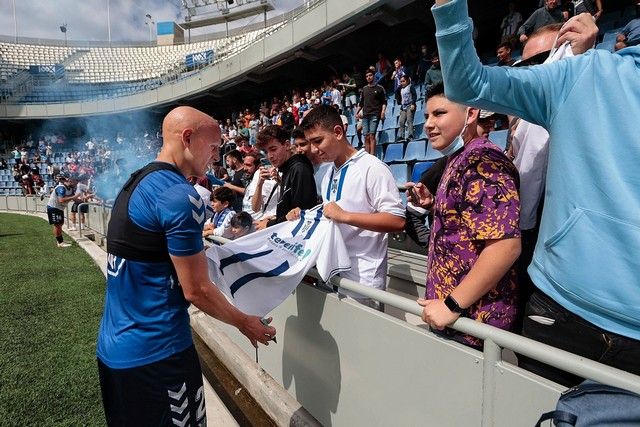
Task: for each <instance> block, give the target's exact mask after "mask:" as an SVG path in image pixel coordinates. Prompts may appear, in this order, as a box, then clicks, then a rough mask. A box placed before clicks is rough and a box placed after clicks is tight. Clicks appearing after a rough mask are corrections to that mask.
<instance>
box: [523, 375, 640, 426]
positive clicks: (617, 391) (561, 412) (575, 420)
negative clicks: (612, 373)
mask: <svg viewBox="0 0 640 427" xmlns="http://www.w3.org/2000/svg"><path fill="white" fill-rule="evenodd" d="M547 420H552V421H553V423H552V425H555V426H556V427H570V426H575V427H595V426H611V427H632V426H640V395H638V394H635V393H632V392H630V391H627V390H623V389H621V388H617V387H612V386H608V385H604V384H600V383H597V382H595V381H591V380H586V381H584V382H582V383H581V384H579V385H578V386H576V387H573V388H570V389H568V390H566V391H565V392H563V393H562V395H561V396H560V399H558V404H557V405H556V410H555V411H551V412H547V413H545V414H542V416H541V417H540V419H539V420H538V422H537V424H536V427H539V426H540V425H541V424H542V422H544V421H547Z"/></svg>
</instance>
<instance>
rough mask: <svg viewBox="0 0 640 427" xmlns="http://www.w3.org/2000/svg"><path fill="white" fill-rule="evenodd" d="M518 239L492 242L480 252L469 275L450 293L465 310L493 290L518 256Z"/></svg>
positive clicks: (519, 247)
mask: <svg viewBox="0 0 640 427" xmlns="http://www.w3.org/2000/svg"><path fill="white" fill-rule="evenodd" d="M520 249H521V246H520V238H519V237H517V238H512V239H504V240H494V241H492V242H491V243H488V244H487V246H485V248H484V249H483V250H482V252H481V253H480V256H479V257H478V259H477V260H476V263H475V264H474V265H473V267H471V270H470V271H469V274H467V275H466V276H465V278H464V279H463V280H462V282H461V283H460V284H459V285H458V286H457V287H456V288H455V289H454V290H453V291H452V292H451V296H452V297H453V299H455V300H456V301H457V302H458V304H460V306H461V307H463V308H467V307H469V306H471V305H473V304H474V303H475V302H476V301H478V300H479V299H480V298H481V297H482V296H483V295H485V294H486V293H487V292H489V291H490V290H491V289H493V288H494V287H495V286H496V284H497V283H498V281H499V280H500V279H501V278H502V277H503V276H504V275H505V274H507V272H508V271H509V269H511V267H512V266H513V263H514V262H515V261H516V260H517V259H518V257H519V256H520Z"/></svg>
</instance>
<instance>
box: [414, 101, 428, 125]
mask: <svg viewBox="0 0 640 427" xmlns="http://www.w3.org/2000/svg"><path fill="white" fill-rule="evenodd" d="M424 122H425V120H424V108H423V107H421V106H420V102H418V104H417V107H416V111H415V113H414V115H413V124H414V125H423V124H424Z"/></svg>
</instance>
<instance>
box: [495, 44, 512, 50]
mask: <svg viewBox="0 0 640 427" xmlns="http://www.w3.org/2000/svg"><path fill="white" fill-rule="evenodd" d="M501 48H505V49H509V50H511V43H509V42H502V43H500V44H499V45H498V47H497V48H496V50H498V49H501Z"/></svg>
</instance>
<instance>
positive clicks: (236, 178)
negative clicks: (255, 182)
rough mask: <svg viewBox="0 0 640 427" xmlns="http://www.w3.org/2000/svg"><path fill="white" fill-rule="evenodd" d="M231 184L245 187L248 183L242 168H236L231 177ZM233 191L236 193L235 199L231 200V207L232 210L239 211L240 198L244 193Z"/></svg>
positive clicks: (240, 207) (240, 208) (240, 205)
mask: <svg viewBox="0 0 640 427" xmlns="http://www.w3.org/2000/svg"><path fill="white" fill-rule="evenodd" d="M231 184H232V185H235V186H237V187H242V188H247V184H248V183H247V177H246V173H245V171H244V169H240V170H237V171H236V172H235V173H234V174H233V178H231ZM234 193H235V195H236V199H235V200H234V202H233V206H232V208H233V210H234V211H236V212H240V211H242V199H243V197H244V194H241V193H238V192H236V191H234Z"/></svg>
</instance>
